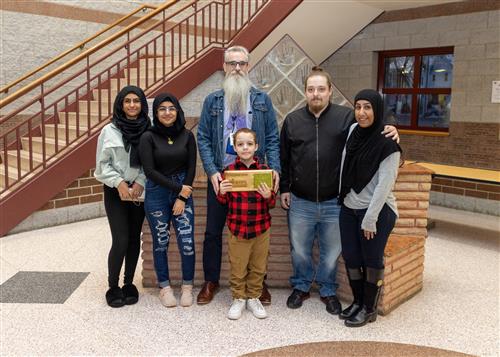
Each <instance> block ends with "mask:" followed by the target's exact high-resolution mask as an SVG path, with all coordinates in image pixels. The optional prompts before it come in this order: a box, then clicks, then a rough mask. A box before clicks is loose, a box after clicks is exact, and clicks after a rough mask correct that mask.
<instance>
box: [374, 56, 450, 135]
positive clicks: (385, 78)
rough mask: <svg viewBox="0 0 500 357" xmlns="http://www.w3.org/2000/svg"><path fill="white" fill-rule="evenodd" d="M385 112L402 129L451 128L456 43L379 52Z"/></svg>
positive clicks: (380, 82) (446, 129) (379, 86)
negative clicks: (439, 46) (454, 48)
mask: <svg viewBox="0 0 500 357" xmlns="http://www.w3.org/2000/svg"><path fill="white" fill-rule="evenodd" d="M378 63H379V71H378V74H379V77H378V89H379V91H381V92H382V94H383V96H384V115H385V116H386V117H393V118H394V119H395V120H396V123H397V126H398V127H399V128H401V129H412V130H422V131H423V130H430V131H448V127H449V124H450V108H451V107H450V105H451V83H452V80H453V47H442V48H425V49H415V50H401V51H385V52H380V53H379V62H378Z"/></svg>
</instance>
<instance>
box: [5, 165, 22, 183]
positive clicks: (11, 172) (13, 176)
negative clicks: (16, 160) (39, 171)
mask: <svg viewBox="0 0 500 357" xmlns="http://www.w3.org/2000/svg"><path fill="white" fill-rule="evenodd" d="M7 171H8V172H7V174H6V173H5V167H4V166H3V165H0V187H1V188H4V187H6V186H7V181H6V176H8V177H9V185H12V184H13V183H14V182H16V181H19V179H20V177H19V175H18V174H19V172H18V171H17V168H16V167H12V166H9V167H8V170H7ZM20 174H21V177H22V176H24V175H25V174H26V171H24V170H21V173H20Z"/></svg>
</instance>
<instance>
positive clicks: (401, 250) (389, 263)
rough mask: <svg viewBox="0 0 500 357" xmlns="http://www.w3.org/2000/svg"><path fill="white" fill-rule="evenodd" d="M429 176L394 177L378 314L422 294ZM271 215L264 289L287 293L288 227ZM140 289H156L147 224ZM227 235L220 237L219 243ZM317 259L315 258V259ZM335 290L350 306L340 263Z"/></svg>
mask: <svg viewBox="0 0 500 357" xmlns="http://www.w3.org/2000/svg"><path fill="white" fill-rule="evenodd" d="M431 173H432V172H431V171H430V170H428V169H425V168H423V167H421V166H418V165H405V166H404V167H402V168H401V169H400V171H399V176H398V179H397V182H396V185H395V188H394V192H395V195H396V198H397V201H398V210H399V219H398V220H397V222H396V227H395V228H394V231H393V234H392V235H391V237H390V238H389V242H388V244H387V248H386V251H385V266H386V267H385V270H386V277H385V286H384V290H383V293H382V296H381V299H380V302H379V311H380V312H381V313H383V314H385V313H388V312H389V311H391V310H392V309H393V308H394V307H396V306H397V305H399V304H401V303H402V302H404V301H405V300H407V299H409V298H410V297H411V296H413V295H414V294H416V293H417V292H418V291H420V290H421V289H422V278H423V257H424V244H425V238H426V237H427V229H426V225H427V208H428V206H429V191H430V185H431ZM206 184H207V183H206V179H204V178H201V179H199V180H197V181H196V182H195V185H194V187H195V190H194V193H193V197H194V201H195V203H194V204H195V217H196V218H195V246H196V273H195V284H200V283H202V282H203V264H202V256H203V238H204V232H205V220H206V189H207V187H206ZM277 202H278V203H277V207H276V208H274V209H272V210H271V215H272V217H273V218H272V228H271V247H270V256H269V264H268V280H267V281H268V284H269V285H270V286H271V287H289V283H288V278H289V277H290V275H291V273H292V267H291V258H290V247H289V241H288V225H287V219H286V212H285V211H284V210H283V209H281V208H280V207H279V199H278V201H277ZM143 232H144V234H143V244H142V248H143V253H142V258H143V265H142V267H143V269H142V277H143V285H144V286H145V287H152V286H157V281H156V275H155V272H154V269H153V257H152V251H151V248H152V246H151V234H150V232H149V226H148V225H147V222H146V223H145V224H144V229H143ZM225 236H226V232H225V233H224V237H225ZM223 239H224V245H223V257H222V271H221V283H222V284H223V285H227V281H228V270H229V264H228V260H227V254H226V252H227V245H226V244H225V238H223ZM168 258H169V266H170V278H171V281H172V283H173V284H180V281H181V278H182V277H181V268H180V256H179V251H178V249H177V244H176V241H175V238H174V235H172V239H171V242H170V247H169V252H168ZM316 258H317V254H316ZM337 279H338V281H339V284H340V287H339V290H338V294H339V296H340V297H341V298H343V299H345V300H350V299H351V296H350V289H349V285H348V282H347V276H346V273H345V268H344V263H343V261H342V258H340V262H339V271H338V275H337Z"/></svg>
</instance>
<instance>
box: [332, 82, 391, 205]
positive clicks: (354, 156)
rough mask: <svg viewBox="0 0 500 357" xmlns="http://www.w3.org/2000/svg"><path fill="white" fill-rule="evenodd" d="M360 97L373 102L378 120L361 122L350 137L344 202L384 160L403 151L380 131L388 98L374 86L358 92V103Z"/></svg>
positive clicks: (344, 171) (344, 180) (343, 173)
mask: <svg viewBox="0 0 500 357" xmlns="http://www.w3.org/2000/svg"><path fill="white" fill-rule="evenodd" d="M358 100H367V101H369V102H370V104H371V105H372V108H373V114H374V120H373V124H372V125H371V126H369V127H367V128H362V127H360V126H359V125H357V126H356V127H355V128H354V130H353V131H352V133H351V135H350V136H349V139H348V140H347V143H346V155H345V159H344V166H343V169H342V180H341V187H340V194H339V199H340V201H341V202H342V201H343V200H344V198H345V196H346V195H347V194H348V193H349V192H350V191H351V189H354V191H355V192H356V193H360V192H361V191H362V190H363V188H365V186H366V185H367V184H368V183H369V182H370V181H371V179H372V177H373V175H375V173H376V172H377V170H378V168H379V166H380V163H381V162H382V161H383V160H384V159H385V158H386V157H388V156H389V155H391V154H392V153H394V152H396V151H401V148H400V147H399V145H398V144H397V143H396V142H395V141H394V140H392V139H391V138H386V137H385V136H384V135H383V134H380V133H381V132H382V130H383V129H384V120H383V116H384V101H383V100H382V97H381V96H380V94H379V93H378V92H377V91H375V90H372V89H363V90H362V91H361V92H359V93H358V94H357V95H356V98H355V99H354V103H356V102H357V101H358Z"/></svg>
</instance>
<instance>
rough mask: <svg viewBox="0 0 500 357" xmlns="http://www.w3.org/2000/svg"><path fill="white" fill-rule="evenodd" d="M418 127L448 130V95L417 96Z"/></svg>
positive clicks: (449, 99)
mask: <svg viewBox="0 0 500 357" xmlns="http://www.w3.org/2000/svg"><path fill="white" fill-rule="evenodd" d="M418 103H419V104H418V126H419V127H426V128H448V127H449V125H450V104H451V95H449V94H422V95H419V96H418Z"/></svg>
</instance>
